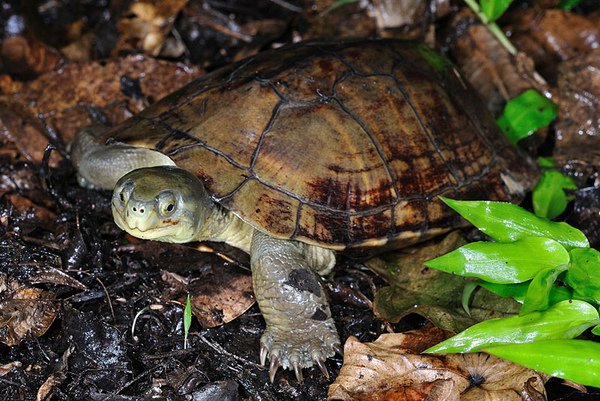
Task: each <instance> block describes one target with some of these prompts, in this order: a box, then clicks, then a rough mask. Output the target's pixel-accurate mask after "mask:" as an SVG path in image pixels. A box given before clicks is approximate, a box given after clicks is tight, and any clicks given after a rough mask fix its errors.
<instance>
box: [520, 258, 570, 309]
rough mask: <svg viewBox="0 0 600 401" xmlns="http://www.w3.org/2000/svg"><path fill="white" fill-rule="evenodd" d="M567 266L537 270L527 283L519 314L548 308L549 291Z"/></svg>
mask: <svg viewBox="0 0 600 401" xmlns="http://www.w3.org/2000/svg"><path fill="white" fill-rule="evenodd" d="M563 249H564V248H563ZM568 267H569V266H568V265H567V264H564V265H561V266H557V267H551V268H549V269H544V270H541V271H540V272H538V273H537V274H536V275H535V277H534V278H533V280H531V283H529V288H528V289H527V294H526V295H525V299H524V300H523V306H522V307H521V310H520V311H519V315H521V316H523V315H526V314H528V313H530V312H533V311H538V310H546V309H548V307H549V306H550V305H551V303H550V302H551V300H550V292H551V290H552V288H553V287H554V282H555V281H556V278H557V277H558V275H559V274H560V273H562V272H564V271H565V270H567V268H568Z"/></svg>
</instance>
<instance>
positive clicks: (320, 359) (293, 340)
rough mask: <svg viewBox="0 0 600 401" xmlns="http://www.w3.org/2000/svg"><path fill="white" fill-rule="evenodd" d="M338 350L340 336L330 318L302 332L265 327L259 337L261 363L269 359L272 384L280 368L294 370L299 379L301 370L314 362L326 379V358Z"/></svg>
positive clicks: (327, 373) (299, 379) (338, 351)
mask: <svg viewBox="0 0 600 401" xmlns="http://www.w3.org/2000/svg"><path fill="white" fill-rule="evenodd" d="M340 351H341V346H340V339H339V336H338V334H337V331H336V329H335V326H334V324H333V320H331V319H328V320H327V321H324V322H320V324H318V325H315V326H314V327H312V329H311V330H307V331H301V332H299V331H294V330H288V331H284V330H281V329H278V328H275V327H272V326H271V327H267V329H266V330H265V333H264V334H263V336H262V337H261V339H260V363H261V364H262V365H263V366H264V364H265V362H266V361H267V357H268V358H269V379H270V380H271V383H273V381H274V380H275V375H276V374H277V370H278V369H279V367H282V368H283V369H290V370H293V371H294V373H295V374H296V379H297V380H298V381H299V382H302V380H303V377H302V369H304V368H311V367H313V366H314V365H316V366H317V367H318V368H319V369H320V370H321V372H322V373H323V375H324V376H325V377H326V378H327V379H329V372H328V371H327V368H326V367H325V360H326V359H327V358H329V357H331V356H333V355H334V354H335V353H340Z"/></svg>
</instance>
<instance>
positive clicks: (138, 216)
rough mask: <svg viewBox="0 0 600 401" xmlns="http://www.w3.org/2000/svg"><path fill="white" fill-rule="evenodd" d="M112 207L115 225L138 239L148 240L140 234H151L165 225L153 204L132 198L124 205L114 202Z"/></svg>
mask: <svg viewBox="0 0 600 401" xmlns="http://www.w3.org/2000/svg"><path fill="white" fill-rule="evenodd" d="M112 206H113V207H112V209H113V217H114V219H115V223H117V225H118V226H119V227H120V228H121V229H123V230H125V231H128V232H130V233H131V234H133V235H135V236H136V237H141V238H147V235H143V234H142V235H143V236H140V235H139V234H138V233H144V232H149V231H151V230H154V229H156V228H158V227H161V226H162V224H163V222H162V220H161V219H160V218H159V217H158V215H157V213H156V210H155V207H154V205H153V204H151V203H148V202H145V201H140V200H136V199H131V198H130V199H129V200H128V201H126V202H123V203H121V202H115V201H114V200H113V205H112Z"/></svg>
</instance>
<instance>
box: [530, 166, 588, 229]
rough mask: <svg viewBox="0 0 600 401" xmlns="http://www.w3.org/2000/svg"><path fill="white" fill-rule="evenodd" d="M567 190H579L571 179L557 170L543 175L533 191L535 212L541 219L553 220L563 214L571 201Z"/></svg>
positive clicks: (545, 172)
mask: <svg viewBox="0 0 600 401" xmlns="http://www.w3.org/2000/svg"><path fill="white" fill-rule="evenodd" d="M565 189H577V186H576V185H575V182H574V181H573V179H572V178H571V177H567V176H565V175H563V174H562V173H561V172H560V171H558V170H556V169H550V170H546V171H544V172H543V173H542V176H541V178H540V180H539V181H538V183H537V185H536V186H535V189H534V190H533V199H532V200H533V210H534V211H535V214H536V215H538V216H540V217H546V218H549V219H553V218H555V217H556V216H559V215H560V214H562V212H564V211H565V209H566V208H567V203H568V202H569V201H570V200H571V199H570V198H571V197H568V196H567V194H566V193H565V191H564V190H565Z"/></svg>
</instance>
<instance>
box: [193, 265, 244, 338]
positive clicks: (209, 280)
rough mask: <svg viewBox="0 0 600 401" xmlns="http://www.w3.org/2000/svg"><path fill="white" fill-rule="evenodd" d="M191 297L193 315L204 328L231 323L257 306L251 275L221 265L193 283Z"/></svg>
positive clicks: (214, 267)
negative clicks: (253, 306) (255, 304)
mask: <svg viewBox="0 0 600 401" xmlns="http://www.w3.org/2000/svg"><path fill="white" fill-rule="evenodd" d="M188 293H189V294H190V296H191V298H192V301H191V303H192V313H193V314H194V315H195V316H196V318H197V319H198V321H199V322H200V324H201V325H202V327H216V326H220V325H222V324H225V323H228V322H230V321H232V320H233V319H235V318H236V317H238V316H240V315H241V314H243V313H244V312H246V311H247V310H248V309H250V307H251V306H252V305H254V302H255V299H254V293H253V291H252V277H251V276H250V274H248V273H247V272H245V271H242V270H240V269H236V268H233V267H230V268H227V267H223V266H220V265H215V266H213V268H212V269H211V271H210V272H209V273H207V274H205V275H202V277H200V278H198V279H196V280H195V281H193V282H192V283H190V285H188ZM183 304H184V305H185V302H183Z"/></svg>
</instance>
